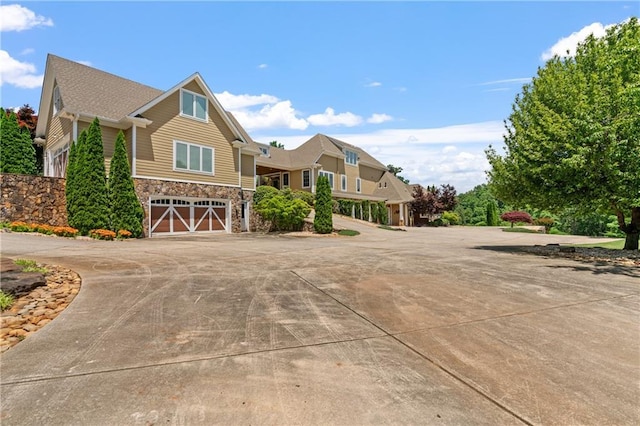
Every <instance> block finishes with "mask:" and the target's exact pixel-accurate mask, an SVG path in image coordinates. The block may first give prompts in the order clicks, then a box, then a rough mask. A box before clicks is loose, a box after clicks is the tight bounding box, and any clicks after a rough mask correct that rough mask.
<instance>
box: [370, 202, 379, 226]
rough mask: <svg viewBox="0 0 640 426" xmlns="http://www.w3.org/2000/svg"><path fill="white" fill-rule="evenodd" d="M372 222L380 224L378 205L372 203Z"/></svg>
mask: <svg viewBox="0 0 640 426" xmlns="http://www.w3.org/2000/svg"><path fill="white" fill-rule="evenodd" d="M371 221H372V222H373V223H380V222H378V203H371Z"/></svg>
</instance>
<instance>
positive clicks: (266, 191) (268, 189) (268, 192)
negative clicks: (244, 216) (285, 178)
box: [253, 185, 278, 205]
mask: <svg viewBox="0 0 640 426" xmlns="http://www.w3.org/2000/svg"><path fill="white" fill-rule="evenodd" d="M276 195H278V190H277V189H276V188H274V187H273V186H268V185H261V186H259V187H257V188H256V192H254V193H253V204H254V205H258V204H260V201H262V200H263V199H264V198H271V197H275V196H276Z"/></svg>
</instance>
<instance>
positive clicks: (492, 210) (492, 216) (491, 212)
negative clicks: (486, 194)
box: [487, 200, 498, 226]
mask: <svg viewBox="0 0 640 426" xmlns="http://www.w3.org/2000/svg"><path fill="white" fill-rule="evenodd" d="M487 226H498V205H497V204H496V202H495V201H493V200H492V201H489V202H488V203H487Z"/></svg>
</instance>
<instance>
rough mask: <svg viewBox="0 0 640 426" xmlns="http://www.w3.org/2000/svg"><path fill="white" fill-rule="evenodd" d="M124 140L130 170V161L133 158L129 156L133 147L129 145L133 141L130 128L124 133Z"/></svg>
mask: <svg viewBox="0 0 640 426" xmlns="http://www.w3.org/2000/svg"><path fill="white" fill-rule="evenodd" d="M124 140H125V142H126V147H127V159H128V160H129V168H131V161H132V160H133V156H132V154H131V153H132V152H133V147H132V145H131V142H132V140H133V129H132V128H129V129H127V130H125V131H124Z"/></svg>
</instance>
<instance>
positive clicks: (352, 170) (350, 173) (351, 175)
mask: <svg viewBox="0 0 640 426" xmlns="http://www.w3.org/2000/svg"><path fill="white" fill-rule="evenodd" d="M344 171H345V172H346V175H347V192H356V178H358V177H360V168H359V167H358V166H352V165H351V164H345V165H344Z"/></svg>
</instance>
